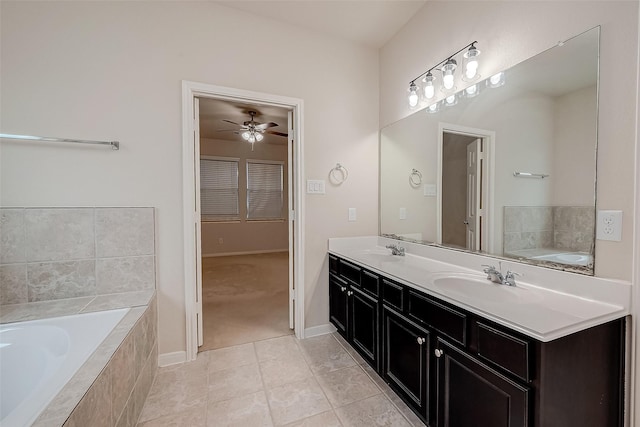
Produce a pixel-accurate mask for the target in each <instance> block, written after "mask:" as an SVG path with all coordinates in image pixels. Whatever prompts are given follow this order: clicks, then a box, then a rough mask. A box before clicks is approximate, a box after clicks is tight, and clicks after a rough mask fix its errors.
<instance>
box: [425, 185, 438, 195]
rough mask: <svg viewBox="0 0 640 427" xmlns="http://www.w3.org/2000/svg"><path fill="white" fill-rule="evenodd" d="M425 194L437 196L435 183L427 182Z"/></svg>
mask: <svg viewBox="0 0 640 427" xmlns="http://www.w3.org/2000/svg"><path fill="white" fill-rule="evenodd" d="M424 195H425V196H427V197H435V196H436V185H435V184H425V185H424Z"/></svg>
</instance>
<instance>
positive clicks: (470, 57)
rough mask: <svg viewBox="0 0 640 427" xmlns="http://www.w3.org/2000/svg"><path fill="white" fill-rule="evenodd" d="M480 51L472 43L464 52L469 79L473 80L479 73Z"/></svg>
mask: <svg viewBox="0 0 640 427" xmlns="http://www.w3.org/2000/svg"><path fill="white" fill-rule="evenodd" d="M479 55H480V51H479V50H478V49H476V47H475V46H474V45H471V47H470V48H469V50H468V51H467V52H466V53H465V54H464V59H465V62H466V63H465V67H464V75H465V77H466V78H467V79H469V80H472V79H474V78H475V77H476V75H477V74H478V56H479Z"/></svg>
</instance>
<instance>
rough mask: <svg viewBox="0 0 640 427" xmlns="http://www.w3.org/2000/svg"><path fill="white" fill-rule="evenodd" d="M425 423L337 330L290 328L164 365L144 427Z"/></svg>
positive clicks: (149, 401) (397, 426) (337, 426)
mask: <svg viewBox="0 0 640 427" xmlns="http://www.w3.org/2000/svg"><path fill="white" fill-rule="evenodd" d="M170 425H171V426H178V425H179V426H189V427H205V426H211V427H214V426H215V427H219V426H243V427H244V426H247V427H253V426H318V427H334V426H335V427H340V426H345V427H346V426H354V427H355V426H367V427H369V426H394V427H403V426H407V427H410V426H420V427H422V426H424V424H423V423H422V422H421V421H420V420H419V419H418V418H417V417H416V416H415V415H414V414H413V412H412V411H411V410H410V409H409V408H408V407H407V406H406V405H405V404H404V403H403V402H402V401H401V400H400V398H399V397H398V396H397V395H396V394H395V393H393V391H391V389H390V388H389V386H387V385H386V384H385V383H384V381H383V380H382V379H381V378H380V377H379V376H378V375H377V374H376V373H375V372H373V371H372V370H371V368H369V366H368V365H367V364H366V362H365V361H364V360H363V359H362V358H360V357H359V356H358V355H357V354H355V352H354V351H353V349H352V348H351V347H350V346H349V345H348V344H347V343H346V342H345V341H344V340H343V339H342V337H340V336H339V335H338V334H327V335H322V336H317V337H313V338H308V339H304V340H298V339H296V338H295V337H294V336H291V335H288V336H284V337H279V338H272V339H267V340H263V341H255V342H252V343H248V344H241V345H236V346H233V347H226V348H222V349H216V350H210V351H205V352H201V353H199V354H198V358H197V359H196V360H195V361H194V362H188V363H183V364H180V365H172V366H168V367H163V368H159V370H158V374H157V376H156V380H155V382H154V384H153V386H152V388H151V391H150V392H149V397H148V398H147V402H146V403H145V406H144V409H143V411H142V415H141V417H140V422H139V424H138V426H139V427H159V426H170Z"/></svg>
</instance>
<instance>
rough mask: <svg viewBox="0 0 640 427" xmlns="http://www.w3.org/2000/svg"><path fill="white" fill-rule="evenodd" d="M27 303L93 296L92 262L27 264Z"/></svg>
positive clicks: (94, 282) (93, 272)
mask: <svg viewBox="0 0 640 427" xmlns="http://www.w3.org/2000/svg"><path fill="white" fill-rule="evenodd" d="M27 286H28V291H29V301H30V302H34V301H48V300H54V299H64V298H77V297H83V296H90V295H95V294H96V276H95V262H94V261H93V260H80V261H64V262H40V263H30V264H27Z"/></svg>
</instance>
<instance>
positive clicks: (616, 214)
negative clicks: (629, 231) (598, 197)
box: [596, 211, 622, 242]
mask: <svg viewBox="0 0 640 427" xmlns="http://www.w3.org/2000/svg"><path fill="white" fill-rule="evenodd" d="M596 239H598V240H612V241H614V242H619V241H620V240H622V211H598V221H597V224H596Z"/></svg>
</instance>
